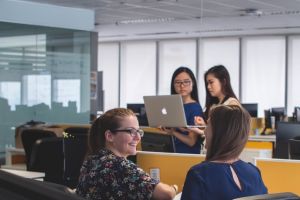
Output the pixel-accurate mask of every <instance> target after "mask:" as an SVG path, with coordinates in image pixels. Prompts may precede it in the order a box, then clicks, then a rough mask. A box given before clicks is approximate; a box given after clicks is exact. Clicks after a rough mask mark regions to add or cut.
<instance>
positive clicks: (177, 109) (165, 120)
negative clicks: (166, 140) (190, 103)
mask: <svg viewBox="0 0 300 200" xmlns="http://www.w3.org/2000/svg"><path fill="white" fill-rule="evenodd" d="M144 102H145V108H146V114H147V118H148V122H149V126H151V127H158V126H163V127H187V123H186V119H185V113H184V108H183V102H182V98H181V96H180V95H160V96H144Z"/></svg>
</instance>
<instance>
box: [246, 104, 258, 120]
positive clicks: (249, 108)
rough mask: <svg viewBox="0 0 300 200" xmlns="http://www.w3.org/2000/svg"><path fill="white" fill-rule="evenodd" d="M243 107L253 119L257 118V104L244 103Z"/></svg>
mask: <svg viewBox="0 0 300 200" xmlns="http://www.w3.org/2000/svg"><path fill="white" fill-rule="evenodd" d="M242 106H243V108H245V109H246V110H247V111H248V112H249V114H250V115H251V117H257V108H258V104H257V103H242Z"/></svg>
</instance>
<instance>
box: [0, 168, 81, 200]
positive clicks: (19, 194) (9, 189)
mask: <svg viewBox="0 0 300 200" xmlns="http://www.w3.org/2000/svg"><path fill="white" fill-rule="evenodd" d="M0 199H5V200H41V199H43V200H61V199H64V200H84V199H83V198H81V197H79V196H77V195H75V194H72V193H71V192H70V190H69V189H68V188H67V187H65V186H61V185H57V184H53V183H47V182H44V181H37V180H32V179H28V178H23V177H20V176H17V175H14V174H10V173H8V172H5V171H1V170H0Z"/></svg>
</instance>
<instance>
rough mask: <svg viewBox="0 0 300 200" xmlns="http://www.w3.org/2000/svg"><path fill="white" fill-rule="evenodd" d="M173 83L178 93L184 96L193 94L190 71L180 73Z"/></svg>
mask: <svg viewBox="0 0 300 200" xmlns="http://www.w3.org/2000/svg"><path fill="white" fill-rule="evenodd" d="M173 84H174V88H175V91H176V93H177V94H180V95H181V96H182V97H187V96H191V92H192V90H193V81H192V79H191V77H190V76H189V74H188V73H186V72H182V73H180V74H178V75H177V76H176V77H175V79H174V83H173Z"/></svg>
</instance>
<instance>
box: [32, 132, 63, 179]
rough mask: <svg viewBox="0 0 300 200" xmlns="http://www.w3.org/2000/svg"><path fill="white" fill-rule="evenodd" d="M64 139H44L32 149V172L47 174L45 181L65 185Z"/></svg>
mask: <svg viewBox="0 0 300 200" xmlns="http://www.w3.org/2000/svg"><path fill="white" fill-rule="evenodd" d="M63 159H64V156H63V138H61V137H53V138H42V139H39V140H37V141H36V142H35V144H34V145H33V147H32V153H31V158H30V163H29V165H30V169H31V171H40V172H45V178H44V180H45V181H49V182H52V183H58V184H63V183H64V181H63V163H64V161H63Z"/></svg>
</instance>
